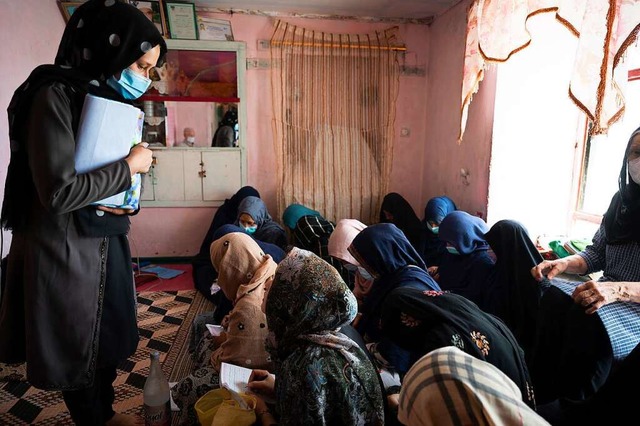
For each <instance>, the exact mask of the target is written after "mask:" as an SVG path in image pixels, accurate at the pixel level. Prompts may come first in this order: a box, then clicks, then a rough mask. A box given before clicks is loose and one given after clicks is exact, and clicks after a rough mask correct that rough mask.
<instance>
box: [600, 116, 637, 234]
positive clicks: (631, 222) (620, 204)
mask: <svg viewBox="0 0 640 426" xmlns="http://www.w3.org/2000/svg"><path fill="white" fill-rule="evenodd" d="M638 135H640V128H638V129H636V130H635V131H634V132H633V133H632V134H631V137H630V138H629V142H628V143H627V148H626V149H625V151H624V159H623V161H622V167H621V169H620V175H619V176H618V188H619V190H618V192H616V193H615V195H614V196H613V198H612V199H611V204H609V209H608V210H607V212H606V213H605V215H604V230H605V234H606V238H607V244H624V243H628V242H632V241H635V242H640V220H638V218H639V217H640V216H639V215H640V185H638V184H637V183H635V182H634V181H633V180H632V179H631V176H630V175H629V171H628V170H627V159H628V156H629V148H630V147H631V143H632V142H633V138H634V137H636V136H638Z"/></svg>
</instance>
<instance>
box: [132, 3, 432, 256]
mask: <svg viewBox="0 0 640 426" xmlns="http://www.w3.org/2000/svg"><path fill="white" fill-rule="evenodd" d="M221 17H222V18H224V19H229V20H231V22H232V26H233V34H234V37H235V39H236V40H241V41H245V42H246V43H247V58H269V57H270V52H269V51H268V50H259V49H258V40H263V39H269V38H270V37H271V33H272V31H273V24H274V21H273V20H272V19H270V18H266V17H260V16H247V15H239V14H236V15H233V16H227V15H221ZM287 22H290V23H292V24H295V25H300V26H304V27H306V28H309V29H313V30H320V31H327V32H334V33H352V34H356V33H370V32H372V31H374V30H384V29H387V28H389V24H368V23H359V22H351V21H350V22H347V21H337V20H336V21H334V20H317V19H287ZM398 35H399V37H400V39H401V40H403V41H404V43H405V44H406V46H407V48H408V51H409V52H410V53H408V54H407V58H406V61H407V65H411V66H414V64H417V65H426V62H427V57H428V56H427V53H428V48H427V47H428V45H429V43H428V39H429V28H428V27H426V26H419V25H401V26H400V29H399V33H398ZM401 63H402V61H401ZM270 76H271V72H270V71H269V70H247V73H246V93H247V100H246V108H247V121H248V126H247V135H246V138H245V141H246V143H247V150H246V152H247V159H248V173H247V178H248V181H247V184H248V185H251V186H254V187H255V188H257V189H258V191H260V194H261V196H262V198H264V199H265V201H266V203H267V206H268V207H269V209H270V211H271V212H272V215H273V216H274V218H276V216H277V212H276V211H275V206H276V177H275V174H274V172H275V164H276V157H275V151H274V145H273V132H272V119H273V113H272V104H271V77H270ZM426 86H427V77H425V76H401V77H400V92H399V95H398V103H397V105H398V107H397V116H396V129H397V131H396V149H395V152H394V162H393V170H392V174H391V182H390V190H391V191H397V192H400V193H402V194H404V195H405V197H406V198H407V200H408V201H409V202H410V203H411V204H412V205H413V206H414V208H415V209H416V210H417V211H421V210H422V208H421V207H420V202H421V192H422V188H421V187H422V182H421V181H420V179H419V178H417V179H416V176H418V177H419V176H421V175H422V156H423V146H424V141H425V140H426V129H427V127H426V123H425V119H424V117H425V115H426V112H425V111H426V104H427V102H426ZM402 127H406V128H408V129H409V130H410V135H409V137H400V129H401V128H402ZM423 205H424V204H423ZM214 212H215V209H212V208H146V209H142V210H141V212H140V213H139V214H138V215H137V216H135V217H133V218H132V229H131V238H132V240H134V241H135V245H132V251H133V253H134V254H138V255H140V256H144V257H146V256H192V255H193V254H195V253H196V252H197V251H198V250H199V248H200V243H201V242H202V238H203V237H204V234H205V233H206V231H207V229H208V227H209V224H210V222H211V218H212V217H213V214H214ZM158 229H163V232H162V233H158V232H157V231H158ZM150 235H153V238H149V237H148V236H150Z"/></svg>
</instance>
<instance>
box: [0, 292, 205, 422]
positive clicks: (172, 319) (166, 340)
mask: <svg viewBox="0 0 640 426" xmlns="http://www.w3.org/2000/svg"><path fill="white" fill-rule="evenodd" d="M210 308H211V304H210V303H208V302H207V301H206V300H205V299H204V298H203V297H201V296H200V294H199V293H196V292H195V290H186V291H162V292H152V293H140V294H138V308H137V315H138V327H139V330H140V337H141V338H140V342H139V343H138V348H137V350H136V353H135V354H134V355H132V356H131V357H129V359H127V360H126V361H124V362H123V363H121V364H120V365H119V366H118V378H117V379H116V381H115V382H114V387H115V393H116V401H115V402H114V405H113V407H114V410H115V411H117V412H119V413H125V414H134V415H138V416H140V415H142V389H143V387H144V382H145V378H146V377H147V376H148V375H149V353H150V352H152V351H158V352H159V353H160V359H161V361H162V369H163V371H164V373H165V374H167V375H169V373H171V375H173V374H174V373H176V372H178V374H180V373H179V371H180V370H181V369H182V368H183V367H188V366H189V364H190V362H189V361H190V359H189V358H188V357H185V358H182V357H181V355H182V353H181V349H182V348H183V345H184V346H186V342H185V339H186V337H187V335H188V333H189V329H190V325H191V322H192V321H193V318H194V317H195V316H196V315H197V314H198V313H200V312H202V311H204V310H207V309H210ZM185 355H186V354H185ZM185 361H186V362H185ZM4 367H5V366H4V365H3V364H0V425H3V426H4V425H12V426H19V425H30V424H35V425H56V426H67V425H69V426H72V425H73V424H74V423H73V421H72V420H71V417H70V416H69V412H68V410H67V408H66V406H65V405H64V402H63V400H62V394H61V393H59V392H51V391H45V390H40V389H36V388H34V387H33V386H30V384H29V383H28V382H26V378H25V373H24V369H22V371H20V370H18V371H16V373H17V374H14V375H11V376H9V377H6V376H3V375H2V369H3V368H4ZM173 380H174V379H173V378H172V377H169V381H173ZM174 417H175V414H174Z"/></svg>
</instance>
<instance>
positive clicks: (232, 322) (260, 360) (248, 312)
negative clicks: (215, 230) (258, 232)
mask: <svg viewBox="0 0 640 426" xmlns="http://www.w3.org/2000/svg"><path fill="white" fill-rule="evenodd" d="M211 262H212V263H213V266H214V267H215V268H216V270H217V271H218V273H219V275H218V285H219V286H220V288H221V289H222V291H223V292H224V294H225V295H226V297H227V298H228V299H229V300H233V305H234V306H233V309H232V310H231V312H229V315H228V316H227V319H226V321H224V322H223V325H224V326H225V333H224V334H223V335H222V336H221V339H222V340H223V341H222V342H220V343H219V347H218V348H217V349H216V350H215V351H214V352H213V354H212V355H211V364H212V365H213V367H214V368H215V369H219V368H220V364H221V363H222V362H227V363H230V364H236V365H240V366H243V367H246V368H268V367H269V366H270V363H269V356H268V354H267V352H266V349H265V346H264V342H265V339H266V337H267V332H268V330H267V326H266V323H267V319H266V317H265V315H264V313H263V312H262V308H261V306H262V299H263V298H264V294H265V286H266V285H269V283H270V282H271V280H272V279H273V276H274V274H275V271H276V267H277V265H276V263H275V262H274V261H273V260H272V259H271V256H269V255H265V254H264V253H263V252H262V249H260V246H258V244H257V243H256V242H255V241H254V240H253V238H251V237H250V236H249V235H247V234H244V233H239V232H232V233H230V234H227V235H225V236H224V237H222V238H219V239H217V240H216V241H214V242H213V243H212V244H211Z"/></svg>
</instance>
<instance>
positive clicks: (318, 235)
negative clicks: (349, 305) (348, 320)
mask: <svg viewBox="0 0 640 426" xmlns="http://www.w3.org/2000/svg"><path fill="white" fill-rule="evenodd" d="M282 221H283V222H284V224H285V225H286V227H287V228H289V230H290V231H291V232H292V235H293V236H292V243H293V245H294V246H296V247H298V248H301V249H304V250H308V251H310V252H311V253H313V254H315V255H316V256H320V258H321V259H322V260H324V261H325V262H328V263H329V264H330V265H331V266H333V267H334V268H336V270H337V271H338V273H339V274H340V276H341V277H342V279H343V280H344V281H345V283H346V284H347V286H349V288H350V289H351V288H353V278H351V277H350V274H349V271H348V270H347V269H345V268H344V267H343V266H342V263H340V261H338V260H337V259H335V258H333V257H331V256H330V255H329V251H328V249H327V245H328V244H329V237H330V236H331V234H332V233H333V231H334V230H335V224H334V223H333V222H330V221H328V220H327V219H325V218H324V217H322V215H321V214H320V213H319V212H317V211H315V210H311V209H310V208H308V207H305V206H303V205H302V204H291V205H289V207H287V208H286V209H285V210H284V213H283V214H282Z"/></svg>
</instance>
